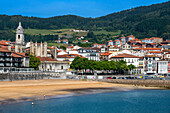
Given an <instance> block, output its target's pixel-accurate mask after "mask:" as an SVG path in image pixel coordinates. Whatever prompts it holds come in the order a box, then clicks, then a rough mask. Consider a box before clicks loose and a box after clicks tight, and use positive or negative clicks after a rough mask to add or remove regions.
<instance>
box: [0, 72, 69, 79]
mask: <svg viewBox="0 0 170 113" xmlns="http://www.w3.org/2000/svg"><path fill="white" fill-rule="evenodd" d="M65 75H66V73H59V72H57V73H55V72H11V73H1V74H0V81H13V80H38V79H65Z"/></svg>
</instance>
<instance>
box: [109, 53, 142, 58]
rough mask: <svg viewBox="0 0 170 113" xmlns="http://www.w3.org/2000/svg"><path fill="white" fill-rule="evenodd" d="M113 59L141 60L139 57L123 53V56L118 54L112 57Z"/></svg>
mask: <svg viewBox="0 0 170 113" xmlns="http://www.w3.org/2000/svg"><path fill="white" fill-rule="evenodd" d="M111 58H139V57H138V56H135V55H131V54H126V53H123V54H118V55H116V56H112V57H111ZM111 58H110V59H111Z"/></svg>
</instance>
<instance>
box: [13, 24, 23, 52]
mask: <svg viewBox="0 0 170 113" xmlns="http://www.w3.org/2000/svg"><path fill="white" fill-rule="evenodd" d="M24 45H25V42H24V29H23V28H22V26H21V22H19V26H18V28H17V29H16V39H15V52H19V53H22V52H24V51H23V49H24V48H23V47H24Z"/></svg>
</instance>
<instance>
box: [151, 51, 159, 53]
mask: <svg viewBox="0 0 170 113" xmlns="http://www.w3.org/2000/svg"><path fill="white" fill-rule="evenodd" d="M148 53H162V51H148Z"/></svg>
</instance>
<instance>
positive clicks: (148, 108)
mask: <svg viewBox="0 0 170 113" xmlns="http://www.w3.org/2000/svg"><path fill="white" fill-rule="evenodd" d="M31 103H32V102H31V101H27V102H20V103H13V104H6V105H2V106H0V113H170V90H133V91H121V92H112V93H100V94H89V95H79V96H70V97H62V98H55V99H46V100H38V101H34V105H32V104H31Z"/></svg>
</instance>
